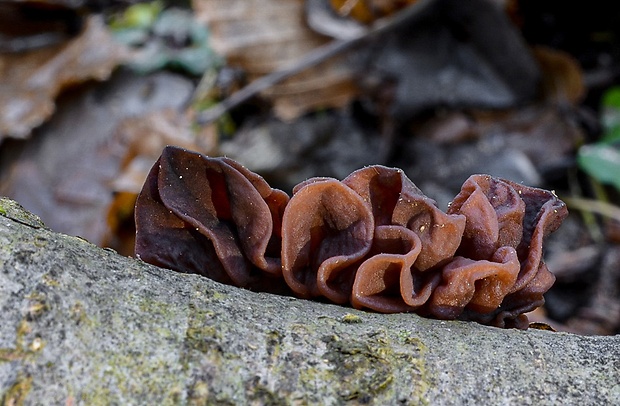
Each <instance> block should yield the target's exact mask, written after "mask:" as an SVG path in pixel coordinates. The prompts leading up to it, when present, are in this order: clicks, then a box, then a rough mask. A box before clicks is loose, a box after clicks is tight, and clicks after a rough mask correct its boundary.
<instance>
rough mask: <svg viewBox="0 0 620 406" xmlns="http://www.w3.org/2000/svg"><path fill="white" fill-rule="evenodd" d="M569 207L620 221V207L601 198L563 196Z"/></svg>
mask: <svg viewBox="0 0 620 406" xmlns="http://www.w3.org/2000/svg"><path fill="white" fill-rule="evenodd" d="M562 200H563V201H564V202H565V203H566V204H567V205H568V207H570V208H573V209H577V210H582V211H587V212H590V213H596V214H600V215H601V216H605V217H609V218H611V219H614V220H616V221H620V207H618V206H615V205H613V204H610V203H606V202H602V201H599V200H592V199H584V198H582V197H562Z"/></svg>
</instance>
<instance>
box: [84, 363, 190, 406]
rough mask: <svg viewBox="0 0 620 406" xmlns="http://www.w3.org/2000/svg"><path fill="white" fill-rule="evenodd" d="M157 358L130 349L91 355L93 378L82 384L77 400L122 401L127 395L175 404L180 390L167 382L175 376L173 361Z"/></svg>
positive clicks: (97, 402) (105, 403)
mask: <svg viewBox="0 0 620 406" xmlns="http://www.w3.org/2000/svg"><path fill="white" fill-rule="evenodd" d="M157 359H158V358H157V357H150V356H149V353H148V352H144V353H143V355H141V356H138V357H136V355H135V352H133V351H127V352H108V353H105V354H97V355H93V356H92V358H91V364H92V365H97V367H96V368H95V371H94V372H93V374H92V375H93V377H94V378H95V379H92V380H91V386H89V387H87V388H84V390H83V393H82V396H81V400H82V401H83V402H84V403H85V404H88V405H109V404H123V403H125V401H126V400H127V399H151V400H153V399H157V402H156V403H157V404H158V405H176V404H179V403H180V402H181V394H182V390H181V388H180V387H175V386H171V384H172V383H173V382H174V381H175V379H170V376H171V375H172V376H178V374H175V365H173V364H171V363H170V362H169V361H167V360H157ZM95 360H98V361H95ZM99 362H101V363H99Z"/></svg>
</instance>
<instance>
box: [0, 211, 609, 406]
mask: <svg viewBox="0 0 620 406" xmlns="http://www.w3.org/2000/svg"><path fill="white" fill-rule="evenodd" d="M0 312H1V314H2V323H0V399H1V400H2V404H99V403H104V404H300V405H303V404H328V405H338V404H349V403H351V404H533V403H536V404H582V405H589V404H592V405H594V404H597V405H598V404H617V403H618V401H620V337H618V336H615V337H602V336H598V337H584V336H577V335H571V334H566V333H554V332H550V331H541V330H534V329H530V330H527V331H517V330H502V329H497V328H493V327H485V326H481V325H478V324H475V323H466V322H447V321H438V320H430V319H424V318H421V317H418V316H416V315H413V314H393V315H382V314H375V313H367V312H362V311H356V310H353V309H351V308H347V307H342V306H335V305H329V304H323V303H318V302H310V301H305V300H299V299H294V298H289V297H281V296H274V295H269V294H261V293H254V292H250V291H247V290H242V289H238V288H234V287H230V286H225V285H221V284H218V283H216V282H213V281H210V280H208V279H205V278H203V277H200V276H197V275H188V274H179V273H175V272H172V271H169V270H165V269H161V268H157V267H154V266H151V265H148V264H145V263H143V262H140V261H138V260H135V259H132V258H126V257H122V256H120V255H118V254H116V253H115V252H112V251H109V250H105V249H101V248H98V247H96V246H94V245H92V244H90V243H88V242H86V241H84V240H82V239H80V238H77V237H71V236H67V235H63V234H59V233H55V232H53V231H51V230H49V229H46V228H45V227H44V226H43V225H42V224H41V223H40V222H39V221H38V220H37V219H36V217H34V216H32V215H31V214H28V213H26V212H25V211H23V209H21V208H20V207H19V205H17V204H16V203H15V202H12V201H10V200H7V199H0Z"/></svg>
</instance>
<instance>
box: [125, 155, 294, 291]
mask: <svg viewBox="0 0 620 406" xmlns="http://www.w3.org/2000/svg"><path fill="white" fill-rule="evenodd" d="M287 201H288V196H287V195H286V194H285V193H284V192H281V191H277V190H274V189H271V188H270V187H269V185H268V184H267V183H266V182H265V181H264V180H263V179H262V178H260V177H259V176H258V175H255V174H253V173H251V172H249V171H247V170H245V168H243V167H241V166H240V165H238V164H236V163H234V162H232V161H230V160H228V159H225V158H208V157H205V156H203V155H200V154H198V153H194V152H190V151H187V150H184V149H182V148H178V147H166V148H165V149H164V151H163V152H162V155H161V157H160V158H159V160H158V161H157V162H156V164H155V165H154V166H153V168H152V169H151V171H150V173H149V175H148V177H147V180H146V183H145V187H144V188H143V190H142V192H141V193H140V195H139V196H138V199H137V202H136V230H137V231H136V254H137V255H138V256H139V257H140V258H142V259H143V260H145V261H148V262H152V263H154V264H156V265H161V266H166V267H168V268H172V269H176V270H179V271H183V272H195V273H200V274H203V275H205V276H208V277H210V278H212V279H215V280H218V281H221V282H227V283H231V282H232V283H234V284H236V285H239V286H249V285H250V284H251V283H252V282H255V281H256V280H257V279H258V274H260V273H261V272H263V273H266V274H271V275H274V276H279V275H280V273H281V262H280V258H279V238H280V235H281V232H280V230H279V225H280V224H279V221H278V222H274V217H275V218H277V219H279V218H280V217H279V216H280V214H279V213H281V212H282V211H283V207H284V206H285V205H286V203H287ZM274 223H275V224H274ZM274 225H275V227H274Z"/></svg>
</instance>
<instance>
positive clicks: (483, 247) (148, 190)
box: [136, 147, 567, 328]
mask: <svg viewBox="0 0 620 406" xmlns="http://www.w3.org/2000/svg"><path fill="white" fill-rule="evenodd" d="M566 215H567V210H566V207H565V205H564V203H562V202H561V201H560V200H559V199H558V198H557V197H556V196H555V195H554V194H553V193H552V192H548V191H545V190H541V189H536V188H531V187H527V186H523V185H519V184H516V183H514V182H509V181H505V180H502V179H497V178H493V177H490V176H487V175H473V176H471V177H470V178H469V179H468V180H467V181H466V182H465V183H464V184H463V187H462V189H461V191H460V193H459V194H458V195H457V196H456V197H455V198H454V200H453V202H452V203H451V205H450V207H449V209H448V211H447V212H445V213H444V212H442V211H441V210H439V209H438V208H437V206H436V204H435V202H434V201H433V200H432V199H430V198H428V197H427V196H425V195H424V194H423V193H422V192H421V191H420V190H419V189H418V188H417V187H416V186H415V185H414V184H413V182H411V180H409V179H408V178H407V177H406V176H405V175H404V173H403V172H402V171H401V170H399V169H393V168H386V167H384V166H379V165H375V166H369V167H366V168H363V169H360V170H358V171H355V172H353V173H352V174H351V175H349V176H348V177H347V178H345V179H344V180H343V181H338V180H336V179H333V178H312V179H309V180H307V181H305V182H302V183H300V184H299V185H297V186H296V187H295V188H294V189H293V197H292V198H290V199H289V196H288V195H287V194H285V193H284V192H282V191H280V190H277V189H272V188H271V187H270V186H269V185H268V184H267V182H265V180H264V179H263V178H262V177H260V176H259V175H257V174H255V173H253V172H251V171H249V170H247V169H246V168H244V167H243V166H241V165H239V164H238V163H236V162H234V161H232V160H230V159H227V158H210V157H205V156H203V155H200V154H198V153H194V152H190V151H186V150H184V149H181V148H176V147H166V148H165V149H164V151H163V153H162V155H161V157H160V158H159V160H158V161H157V162H156V164H155V165H154V166H153V168H152V169H151V171H150V173H149V175H148V177H147V180H146V182H145V184H144V187H143V189H142V191H141V193H140V195H139V196H138V199H137V203H136V229H137V233H136V254H137V255H138V256H139V257H140V258H142V259H143V260H145V261H147V262H151V263H153V264H155V265H160V266H164V267H167V268H171V269H175V270H177V271H181V272H194V273H199V274H203V275H205V276H208V277H210V278H212V279H215V280H217V281H220V282H225V283H231V284H235V285H237V286H242V287H248V288H252V289H257V290H262V291H270V292H277V293H289V294H290V293H291V292H292V293H293V294H295V295H296V296H298V297H302V298H311V297H325V298H327V299H329V300H331V301H332V302H336V303H343V304H344V303H348V302H350V303H351V304H352V305H353V306H354V307H356V308H368V309H372V310H375V311H379V312H385V313H392V312H403V311H413V312H417V313H419V314H422V315H430V316H434V317H438V318H443V319H455V318H459V319H466V320H475V321H478V322H480V323H484V324H491V325H495V326H498V327H519V328H526V327H527V317H526V316H525V315H524V314H523V313H525V312H528V311H530V310H532V309H534V308H536V307H538V306H540V305H541V304H543V303H544V299H543V294H544V293H545V292H546V291H547V290H548V289H549V287H550V286H551V284H552V283H553V281H554V277H553V275H552V274H551V273H550V272H549V270H548V269H547V267H546V265H545V264H544V262H543V259H542V255H543V241H544V239H545V238H546V237H547V236H548V235H549V234H550V233H551V232H553V231H554V230H556V229H557V228H558V227H559V225H560V224H561V222H562V220H563V219H564V218H565V217H566Z"/></svg>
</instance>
